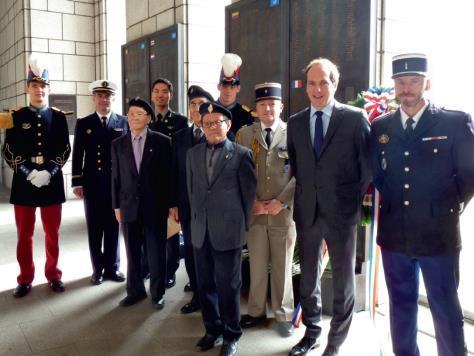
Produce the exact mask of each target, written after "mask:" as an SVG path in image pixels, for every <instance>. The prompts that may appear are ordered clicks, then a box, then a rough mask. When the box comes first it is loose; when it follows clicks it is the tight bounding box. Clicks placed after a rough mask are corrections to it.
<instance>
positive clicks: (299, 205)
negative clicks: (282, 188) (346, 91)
mask: <svg viewBox="0 0 474 356" xmlns="http://www.w3.org/2000/svg"><path fill="white" fill-rule="evenodd" d="M309 116H310V109H309V108H307V109H305V110H303V111H301V112H299V113H298V114H295V115H293V116H292V117H291V118H290V120H289V123H288V153H289V157H290V165H291V170H292V173H293V174H294V176H295V178H296V188H295V199H294V219H295V223H296V226H297V227H311V226H313V225H314V223H315V222H316V219H318V218H322V219H324V220H325V221H326V223H328V224H330V225H332V226H337V225H341V224H343V225H351V224H356V223H357V222H358V220H359V219H360V208H361V205H362V204H361V203H362V197H363V195H364V193H365V191H366V190H367V187H368V185H369V183H370V180H371V172H370V168H369V167H370V160H369V123H368V121H367V118H366V114H365V112H364V111H362V110H360V109H357V108H354V107H351V106H347V105H343V104H340V103H338V102H336V103H335V106H334V110H333V113H332V116H331V119H330V121H329V127H328V130H327V132H326V135H325V136H324V141H323V147H322V150H321V155H320V157H319V159H318V158H316V156H315V154H314V150H313V144H312V142H311V136H310V131H309V130H310V129H309V127H310V125H309V121H310V118H309Z"/></svg>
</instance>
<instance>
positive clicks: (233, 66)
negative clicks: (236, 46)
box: [219, 53, 242, 85]
mask: <svg viewBox="0 0 474 356" xmlns="http://www.w3.org/2000/svg"><path fill="white" fill-rule="evenodd" d="M221 63H222V70H221V75H220V77H219V83H221V84H229V85H239V84H240V66H241V65H242V58H240V57H239V56H238V55H237V54H235V53H226V54H224V55H223V56H222V59H221Z"/></svg>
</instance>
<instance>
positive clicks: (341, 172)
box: [288, 58, 371, 356]
mask: <svg viewBox="0 0 474 356" xmlns="http://www.w3.org/2000/svg"><path fill="white" fill-rule="evenodd" d="M338 81H339V71H338V69H337V67H336V66H335V65H334V64H333V63H332V62H331V61H330V60H328V59H325V58H318V59H315V60H313V61H311V62H310V63H309V64H308V66H307V67H306V93H307V95H308V98H309V101H310V103H311V106H310V107H309V108H307V109H305V110H303V111H302V112H300V113H298V114H296V115H294V116H292V117H291V118H290V120H289V123H288V152H289V156H290V164H291V169H292V173H293V174H294V176H295V178H296V188H295V200H294V219H295V222H296V231H297V234H298V246H299V251H300V260H301V281H300V292H301V301H300V302H301V306H302V311H303V313H302V314H303V323H304V324H305V326H306V332H305V335H304V337H303V338H302V339H301V341H300V342H298V344H296V345H295V346H294V347H293V348H292V350H291V352H290V355H305V354H306V353H307V352H308V351H309V350H311V349H313V348H315V347H317V346H319V337H320V335H321V326H320V321H321V280H320V275H321V270H320V269H321V246H322V241H323V239H324V240H325V241H326V244H327V246H328V249H329V256H330V257H331V267H332V275H333V291H334V299H333V310H334V312H333V317H332V321H331V329H330V330H329V335H328V344H327V347H326V349H325V350H324V353H323V355H324V356H333V355H337V354H338V350H339V347H340V346H341V344H342V343H343V342H344V340H345V338H346V336H347V333H348V332H349V327H350V324H351V320H352V311H353V308H354V283H355V282H354V280H355V276H354V268H355V248H356V226H357V223H358V222H359V219H360V211H361V205H362V198H363V195H364V193H365V191H366V189H367V187H368V184H369V182H370V177H371V174H370V169H369V124H368V121H367V118H366V115H365V112H364V111H362V110H359V109H356V108H353V107H350V106H346V105H343V104H340V103H339V102H337V101H336V100H335V99H334V94H335V92H336V89H337V85H338Z"/></svg>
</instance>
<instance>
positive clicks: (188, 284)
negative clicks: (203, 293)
mask: <svg viewBox="0 0 474 356" xmlns="http://www.w3.org/2000/svg"><path fill="white" fill-rule="evenodd" d="M184 291H185V292H192V291H193V290H192V288H191V283H186V285H185V286H184Z"/></svg>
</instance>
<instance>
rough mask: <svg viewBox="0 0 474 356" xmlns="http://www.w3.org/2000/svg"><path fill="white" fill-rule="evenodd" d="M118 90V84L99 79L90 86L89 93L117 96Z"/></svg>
mask: <svg viewBox="0 0 474 356" xmlns="http://www.w3.org/2000/svg"><path fill="white" fill-rule="evenodd" d="M117 88H118V87H117V84H115V83H114V82H111V81H110V80H105V79H99V80H96V81H94V82H92V83H90V84H89V91H90V92H91V93H97V92H105V93H110V94H115V92H116V91H117Z"/></svg>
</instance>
